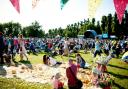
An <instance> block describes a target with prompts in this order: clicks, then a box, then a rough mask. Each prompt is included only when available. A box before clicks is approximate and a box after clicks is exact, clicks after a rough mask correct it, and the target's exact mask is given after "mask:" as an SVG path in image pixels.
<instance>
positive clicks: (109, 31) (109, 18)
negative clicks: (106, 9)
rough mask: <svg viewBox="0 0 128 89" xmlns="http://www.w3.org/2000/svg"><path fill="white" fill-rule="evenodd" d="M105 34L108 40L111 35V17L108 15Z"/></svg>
mask: <svg viewBox="0 0 128 89" xmlns="http://www.w3.org/2000/svg"><path fill="white" fill-rule="evenodd" d="M107 22H108V23H107V30H108V31H107V33H108V38H110V34H111V33H112V15H111V14H109V15H108V21H107Z"/></svg>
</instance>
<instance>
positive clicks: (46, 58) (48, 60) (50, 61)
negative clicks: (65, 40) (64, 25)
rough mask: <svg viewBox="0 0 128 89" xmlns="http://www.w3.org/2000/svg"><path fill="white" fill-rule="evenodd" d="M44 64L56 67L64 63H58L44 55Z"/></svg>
mask: <svg viewBox="0 0 128 89" xmlns="http://www.w3.org/2000/svg"><path fill="white" fill-rule="evenodd" d="M43 63H44V64H45V65H49V66H50V65H51V66H54V65H56V64H62V62H57V61H56V60H55V59H54V58H52V57H49V56H47V55H44V56H43Z"/></svg>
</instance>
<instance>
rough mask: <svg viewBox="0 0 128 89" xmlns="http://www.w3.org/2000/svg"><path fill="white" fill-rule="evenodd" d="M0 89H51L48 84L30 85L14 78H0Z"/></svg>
mask: <svg viewBox="0 0 128 89" xmlns="http://www.w3.org/2000/svg"><path fill="white" fill-rule="evenodd" d="M0 89H52V87H51V85H49V84H45V85H44V84H40V83H30V82H25V81H23V80H21V79H16V78H2V77H0Z"/></svg>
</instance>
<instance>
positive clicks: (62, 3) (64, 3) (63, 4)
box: [60, 0, 69, 10]
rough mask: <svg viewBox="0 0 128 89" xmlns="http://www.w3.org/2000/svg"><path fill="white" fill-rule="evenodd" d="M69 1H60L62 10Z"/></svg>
mask: <svg viewBox="0 0 128 89" xmlns="http://www.w3.org/2000/svg"><path fill="white" fill-rule="evenodd" d="M68 1H69V0H61V1H60V5H61V10H62V9H63V8H64V6H65V5H66V3H67V2H68Z"/></svg>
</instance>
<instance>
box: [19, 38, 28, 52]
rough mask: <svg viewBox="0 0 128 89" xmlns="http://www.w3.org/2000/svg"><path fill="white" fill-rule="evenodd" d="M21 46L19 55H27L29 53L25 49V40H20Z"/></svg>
mask: <svg viewBox="0 0 128 89" xmlns="http://www.w3.org/2000/svg"><path fill="white" fill-rule="evenodd" d="M19 45H20V50H19V53H21V54H26V53H27V51H26V49H25V46H24V40H23V39H20V40H19Z"/></svg>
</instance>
